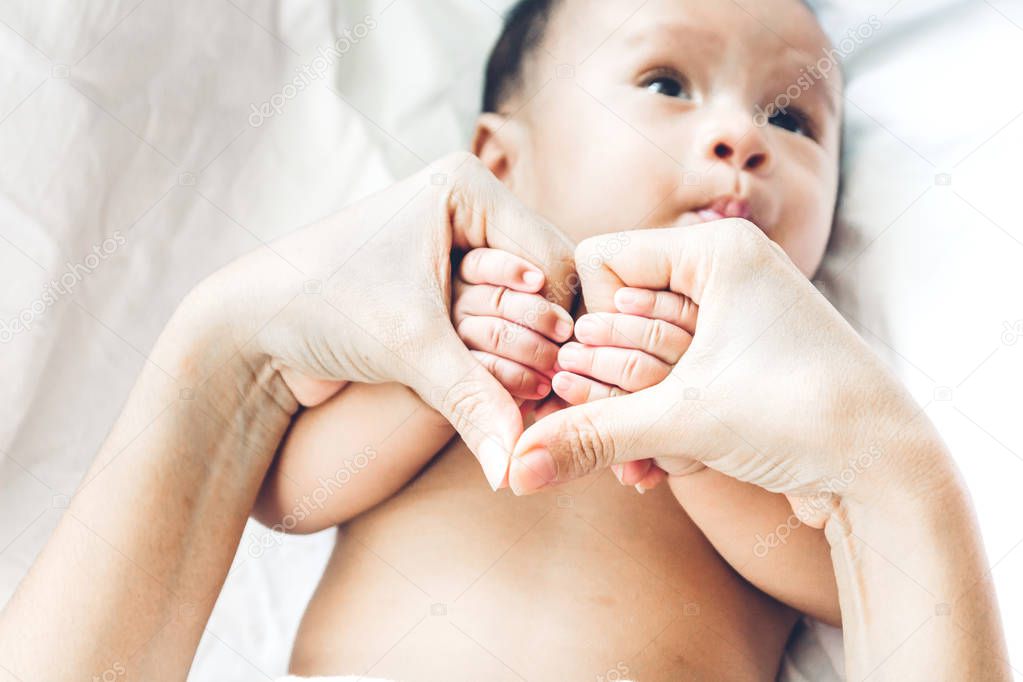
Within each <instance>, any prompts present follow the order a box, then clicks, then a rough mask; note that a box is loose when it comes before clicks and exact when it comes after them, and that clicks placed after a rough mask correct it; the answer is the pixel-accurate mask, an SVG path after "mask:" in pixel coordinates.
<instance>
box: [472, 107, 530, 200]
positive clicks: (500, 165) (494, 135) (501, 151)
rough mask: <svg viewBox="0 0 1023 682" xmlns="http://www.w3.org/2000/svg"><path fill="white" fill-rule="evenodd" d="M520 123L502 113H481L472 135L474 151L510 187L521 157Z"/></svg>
mask: <svg viewBox="0 0 1023 682" xmlns="http://www.w3.org/2000/svg"><path fill="white" fill-rule="evenodd" d="M518 132H519V131H518V124H517V123H516V122H515V121H513V120H510V119H508V118H507V117H505V116H502V115H501V114H494V113H485V114H480V116H479V118H478V119H476V130H475V131H474V132H473V136H472V153H473V154H475V155H476V156H478V157H479V158H480V161H482V162H483V164H484V165H485V166H486V167H487V168H488V169H489V170H490V172H491V173H493V174H494V175H495V176H496V177H497V179H498V180H500V181H501V182H503V183H504V184H505V185H507V186H508V187H509V188H511V186H512V182H511V180H512V176H513V169H514V168H515V164H516V162H517V161H518V158H519V148H518V145H519V142H518Z"/></svg>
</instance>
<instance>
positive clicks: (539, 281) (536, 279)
mask: <svg viewBox="0 0 1023 682" xmlns="http://www.w3.org/2000/svg"><path fill="white" fill-rule="evenodd" d="M522 281H523V282H525V283H526V285H527V286H531V287H541V286H543V275H542V274H540V273H539V272H537V271H536V270H526V271H525V272H524V273H522Z"/></svg>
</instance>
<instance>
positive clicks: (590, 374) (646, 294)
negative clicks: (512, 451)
mask: <svg viewBox="0 0 1023 682" xmlns="http://www.w3.org/2000/svg"><path fill="white" fill-rule="evenodd" d="M614 303H615V308H616V309H617V310H618V312H617V313H590V314H587V315H583V316H582V317H580V318H579V320H578V321H577V322H576V324H575V337H576V339H578V340H579V341H580V343H566V344H565V345H564V346H563V347H562V348H561V351H560V352H559V353H558V365H559V366H560V369H562V370H564V371H562V372H559V373H557V374H556V375H555V376H554V378H553V381H552V385H553V387H554V392H555V393H556V394H557V395H558V396H560V397H561V398H563V399H564V400H565V402H567V403H569V404H571V405H578V404H581V403H587V402H590V401H593V400H600V399H601V398H608V397H611V396H616V395H623V394H625V393H632V392H635V391H640V390H642V389H644V388H649V387H650V386H653V385H655V384H658V383H660V382H661V381H663V380H664V379H665V378H667V376H668V374H670V373H671V370H672V368H673V367H674V366H675V364H676V363H677V362H678V361H679V359H681V357H682V354H683V353H685V352H686V350H687V349H688V348H689V344H690V342H691V341H692V339H693V337H692V334H693V331H694V330H695V328H696V313H697V307H696V305H695V304H694V303H693V302H692V301H691V300H689V299H688V298H686V297H684V296H680V295H678V294H675V293H672V292H670V291H656V292H655V291H649V290H646V289H633V288H630V287H626V288H622V289H619V290H618V292H617V293H616V294H615V299H614ZM612 469H613V471H614V473H615V475H616V476H617V477H618V480H619V481H621V482H622V483H624V484H627V485H634V486H636V489H637V490H638V491H639V492H643V491H644V490H647V489H649V488H653V487H655V486H656V485H657V484H658V483H660V482H661V481H663V480H664V479H665V477H666V476H667V475H666V474H665V473H664V471H662V470H661V469H660V468H658V467H657V466H656V465H654V463H653V461H652V460H649V459H647V460H640V461H636V462H628V463H626V464H621V465H615V466H614V467H612Z"/></svg>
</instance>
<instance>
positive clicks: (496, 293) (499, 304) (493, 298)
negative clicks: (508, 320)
mask: <svg viewBox="0 0 1023 682" xmlns="http://www.w3.org/2000/svg"><path fill="white" fill-rule="evenodd" d="M507 293H508V289H507V287H494V288H493V290H492V291H491V293H490V307H491V309H492V310H493V311H494V312H495V313H497V314H498V315H503V314H504V310H505V304H506V303H507V297H506V296H505V295H506V294H507Z"/></svg>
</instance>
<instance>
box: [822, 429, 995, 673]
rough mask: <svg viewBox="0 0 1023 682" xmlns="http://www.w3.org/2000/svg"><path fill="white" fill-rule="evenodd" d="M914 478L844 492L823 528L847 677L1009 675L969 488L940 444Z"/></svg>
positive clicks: (921, 456) (924, 456) (915, 455)
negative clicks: (855, 496)
mask: <svg viewBox="0 0 1023 682" xmlns="http://www.w3.org/2000/svg"><path fill="white" fill-rule="evenodd" d="M931 447H932V448H935V449H937V450H940V452H938V453H934V452H930V453H921V452H919V451H915V452H901V453H899V456H900V458H905V459H907V460H909V459H916V460H917V461H924V462H932V463H934V465H935V469H936V471H933V472H930V473H929V474H928V475H927V476H926V477H924V478H922V479H921V483H920V484H919V486H912V487H911V488H910V489H902V488H900V487H899V486H894V487H892V488H889V490H888V491H887V493H886V496H885V498H884V500H883V501H874V502H873V503H870V504H865V503H861V502H857V501H850V500H843V502H842V503H841V504H840V506H839V509H838V512H837V513H836V514H834V515H833V516H832V517H831V519H830V520H829V522H828V523H827V526H826V528H825V530H826V534H827V537H828V541H829V543H830V545H831V553H832V561H833V564H834V567H835V574H836V578H837V581H838V590H839V600H840V602H841V608H842V621H843V628H844V635H845V644H846V647H845V648H846V673H847V676H848V679H850V680H862V679H867V678H870V679H879V680H887V679H891V680H915V679H937V678H940V679H950V680H1003V679H1006V680H1007V679H1010V678H1009V674H1008V669H1009V668H1008V663H1007V655H1006V650H1005V643H1004V640H1003V635H1002V628H1001V624H1000V618H999V613H998V606H997V602H996V600H995V595H994V589H993V586H992V583H991V580H990V575H989V569H988V565H987V560H986V558H985V554H984V549H983V546H982V544H981V540H980V534H979V529H978V528H977V525H976V521H975V519H974V517H973V512H972V507H971V505H970V503H969V499H968V495H967V493H966V491H965V488H964V487H963V485H962V483H961V481H960V480H959V479H958V476H957V474H956V472H955V470H954V467H953V466H952V465H951V463H950V460H949V459H948V458H947V456H946V455H945V453H944V452H943V446H941V444H940V443H935V444H933V445H932V446H931Z"/></svg>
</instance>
